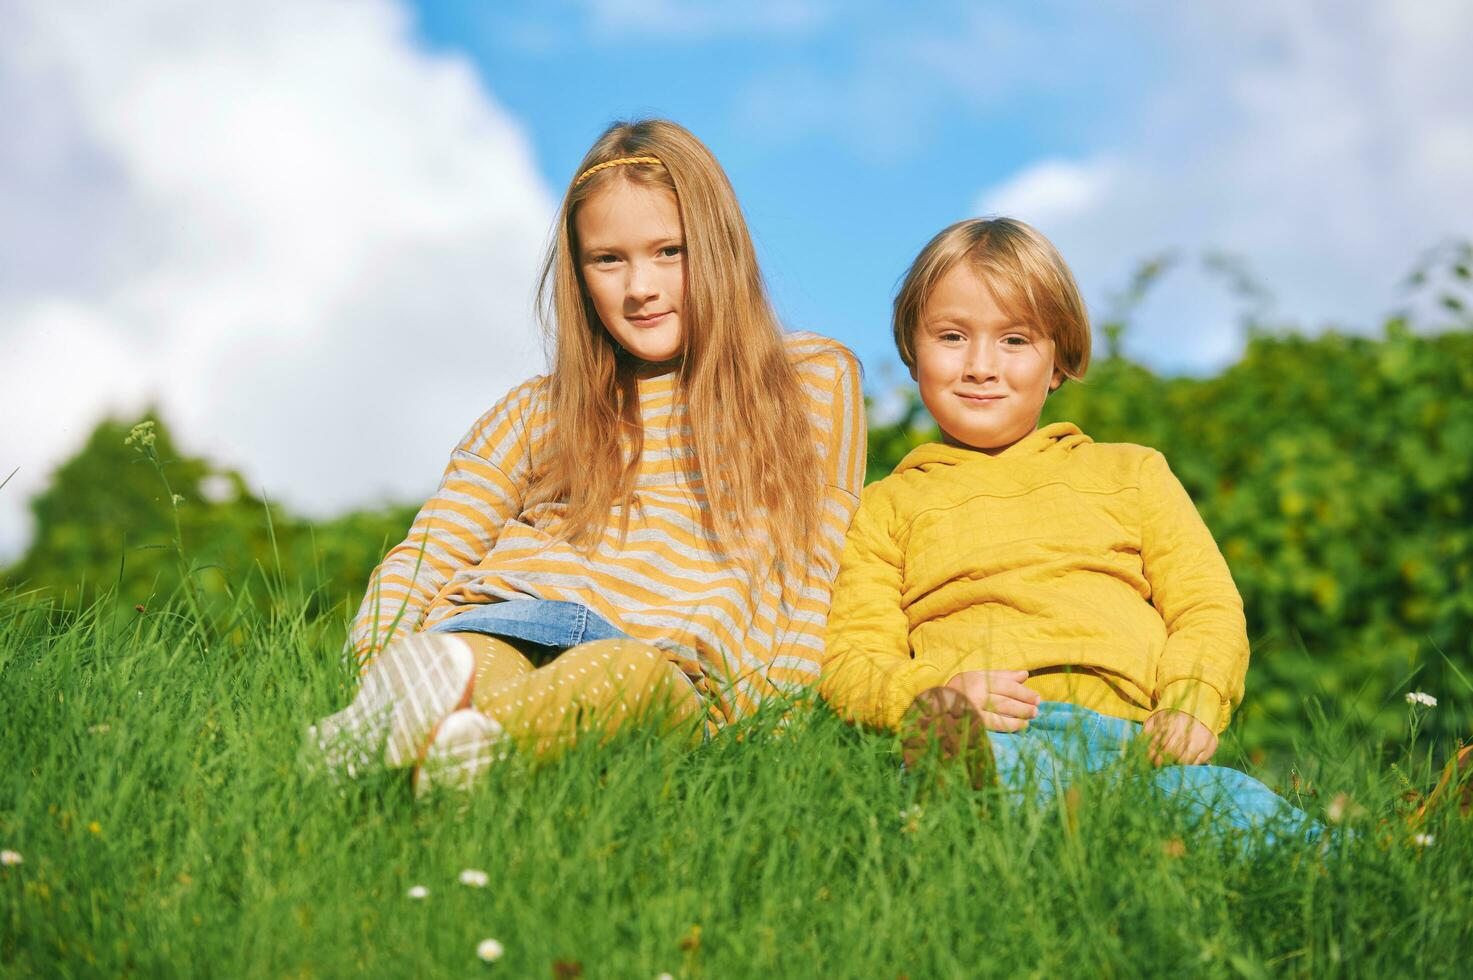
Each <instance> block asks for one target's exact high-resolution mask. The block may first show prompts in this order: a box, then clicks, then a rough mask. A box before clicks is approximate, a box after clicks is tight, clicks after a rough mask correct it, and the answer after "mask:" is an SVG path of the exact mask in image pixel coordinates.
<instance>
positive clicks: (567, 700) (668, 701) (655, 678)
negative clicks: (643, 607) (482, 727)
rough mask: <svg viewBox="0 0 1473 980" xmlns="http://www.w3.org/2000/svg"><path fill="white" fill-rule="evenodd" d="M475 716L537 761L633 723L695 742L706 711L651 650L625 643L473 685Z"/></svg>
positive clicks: (602, 643) (606, 643)
mask: <svg viewBox="0 0 1473 980" xmlns="http://www.w3.org/2000/svg"><path fill="white" fill-rule="evenodd" d="M475 708H476V710H478V711H480V712H482V713H484V714H486V715H488V716H489V717H491V718H493V719H495V720H496V721H497V722H498V723H500V725H501V726H502V727H503V728H504V729H505V730H506V732H507V733H508V734H510V735H511V737H512V738H513V739H514V740H515V741H516V742H517V744H518V745H519V746H520V747H521V748H522V750H523V751H526V752H530V753H532V754H533V755H535V756H538V757H546V756H551V755H556V754H557V753H558V752H561V751H563V750H564V749H566V748H568V747H569V746H570V745H572V744H573V743H574V742H575V741H576V740H577V738H578V736H579V735H580V734H587V733H588V732H589V731H590V730H597V731H598V732H600V733H601V734H602V735H603V736H604V737H608V736H611V735H613V734H614V733H615V732H617V731H618V730H619V729H620V728H622V727H623V726H624V725H627V724H630V723H634V722H637V723H642V724H654V725H658V726H659V727H660V730H661V731H662V732H687V733H689V737H690V738H691V739H692V741H698V740H699V739H700V738H701V734H702V728H701V726H700V724H699V723H700V722H701V721H703V720H705V719H706V718H707V710H708V709H707V705H706V701H705V699H704V698H703V697H702V696H701V694H700V693H699V691H698V689H697V681H696V680H694V679H692V678H690V677H688V676H687V675H686V674H685V673H684V672H683V671H681V669H680V668H679V667H678V666H676V665H675V664H674V663H673V662H672V661H671V660H670V659H669V658H668V657H667V656H666V655H665V653H664V652H662V651H661V650H659V649H658V648H656V647H654V646H651V645H650V644H648V643H642V642H640V641H638V640H629V639H620V640H595V641H593V642H591V643H584V644H581V645H579V646H576V647H573V648H572V649H570V650H568V651H566V652H565V653H563V654H562V655H561V656H559V657H558V658H557V659H555V660H553V661H552V662H551V663H549V664H547V665H546V666H544V667H539V668H537V669H536V670H534V671H531V672H529V673H523V674H520V675H519V676H515V677H512V678H511V679H509V680H506V681H503V682H502V683H500V684H496V685H490V686H487V687H484V688H483V687H482V686H481V685H477V687H476V692H475Z"/></svg>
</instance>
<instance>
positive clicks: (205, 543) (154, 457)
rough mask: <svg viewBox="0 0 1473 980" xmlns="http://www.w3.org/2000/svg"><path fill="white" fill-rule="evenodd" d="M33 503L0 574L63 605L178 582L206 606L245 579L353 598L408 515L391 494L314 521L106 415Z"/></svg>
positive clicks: (124, 599)
mask: <svg viewBox="0 0 1473 980" xmlns="http://www.w3.org/2000/svg"><path fill="white" fill-rule="evenodd" d="M150 414H155V413H150ZM145 440H147V441H145ZM31 511H32V513H33V514H34V516H35V522H36V534H35V537H34V539H33V540H32V542H31V547H30V549H29V550H28V551H27V552H26V554H25V556H24V557H23V558H22V559H21V561H20V562H19V563H18V564H17V565H15V566H13V567H11V568H8V569H6V570H5V571H4V573H3V579H0V580H8V581H9V582H10V583H11V584H15V585H23V586H24V587H26V588H31V589H38V590H41V591H43V592H47V593H49V594H52V595H54V596H57V597H63V598H66V599H67V601H68V602H69V603H70V604H71V605H73V606H81V605H86V604H88V603H89V602H91V601H92V599H93V598H94V597H95V596H96V595H97V594H99V592H100V591H101V590H104V589H110V590H112V592H113V594H114V596H115V597H116V599H117V601H119V602H121V603H126V604H127V605H133V606H140V605H141V606H144V607H145V608H151V607H152V606H153V605H154V604H155V603H156V602H158V601H159V600H160V598H161V597H163V598H167V597H170V596H172V595H174V594H175V593H176V592H177V591H178V590H179V588H180V586H181V584H182V583H183V582H185V581H188V582H189V583H190V589H191V590H192V594H196V595H198V597H199V599H200V601H202V602H204V603H205V604H207V605H210V606H211V607H212V608H215V609H220V608H228V606H229V605H230V604H232V593H233V592H234V591H236V590H238V589H240V588H242V587H246V586H248V585H249V584H250V583H254V584H255V585H256V586H257V588H256V591H257V593H264V589H263V588H261V586H266V587H269V588H276V589H279V588H283V587H285V588H289V589H293V590H295V591H298V592H301V593H304V594H307V595H309V601H310V604H309V606H308V609H309V610H310V611H312V612H314V613H317V614H321V613H325V612H327V611H328V610H330V609H332V608H335V607H338V606H341V605H342V604H343V603H345V602H347V603H356V602H357V600H358V599H359V598H360V597H361V594H362V590H363V587H364V583H366V582H367V580H368V576H369V574H370V573H371V572H372V571H373V568H374V566H375V565H376V564H377V563H378V561H379V559H380V558H381V557H382V556H383V553H384V551H386V550H387V548H388V544H389V543H390V542H393V541H397V540H398V539H399V538H400V537H402V536H403V534H404V532H405V531H406V530H407V529H408V527H409V522H410V520H411V519H412V518H413V515H414V508H413V507H409V506H404V505H395V506H386V507H383V508H377V509H369V510H361V511H354V512H352V513H349V514H346V515H344V516H342V517H338V518H334V519H332V520H328V521H321V522H317V523H315V524H314V523H312V522H309V521H306V520H304V519H302V518H299V517H295V516H293V515H291V514H290V513H287V512H285V511H284V510H283V509H281V508H279V507H274V506H273V507H269V508H268V506H267V504H266V502H265V501H263V500H262V499H261V498H259V497H257V496H255V495H254V494H252V493H251V492H250V490H249V488H248V487H247V485H246V482H245V480H244V479H243V478H242V477H241V475H240V474H239V473H238V472H236V471H234V470H230V469H224V468H221V467H218V466H215V465H214V464H212V463H210V462H209V461H208V460H205V459H202V458H199V457H195V456H188V455H184V454H182V453H181V452H180V451H179V449H178V447H177V446H176V445H175V443H174V440H173V438H172V436H171V434H170V432H169V429H168V427H167V426H166V425H163V424H161V423H158V422H157V421H147V422H144V423H141V424H140V425H139V426H133V427H130V426H129V424H128V423H125V422H121V421H118V420H115V419H107V420H105V421H103V422H102V423H101V424H99V425H98V426H97V428H96V429H95V430H93V432H92V435H91V436H90V437H89V438H88V439H87V443H86V445H85V446H84V447H83V448H82V450H81V451H80V452H78V453H77V455H76V456H74V457H72V458H71V459H70V460H68V461H66V462H65V463H63V464H62V465H61V466H60V467H59V468H58V469H57V470H56V473H55V474H54V475H53V477H52V479H51V483H50V485H49V486H48V487H47V488H46V489H45V490H44V491H43V492H42V493H41V494H40V495H38V496H37V497H36V498H35V499H34V500H32V502H31Z"/></svg>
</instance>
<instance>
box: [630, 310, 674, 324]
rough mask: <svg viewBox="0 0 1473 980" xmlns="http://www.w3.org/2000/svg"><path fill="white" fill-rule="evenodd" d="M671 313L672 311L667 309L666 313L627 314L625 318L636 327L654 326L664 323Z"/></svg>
mask: <svg viewBox="0 0 1473 980" xmlns="http://www.w3.org/2000/svg"><path fill="white" fill-rule="evenodd" d="M669 315H670V311H669V310H666V311H665V312H664V313H651V314H649V315H648V316H626V317H625V318H624V319H626V320H628V321H629V322H630V323H632V324H634V325H635V326H636V327H653V326H655V325H656V324H658V323H662V322H663V321H664V319H665V318H666V317H667V316H669Z"/></svg>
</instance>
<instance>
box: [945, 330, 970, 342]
mask: <svg viewBox="0 0 1473 980" xmlns="http://www.w3.org/2000/svg"><path fill="white" fill-rule="evenodd" d="M938 339H939V340H940V341H941V342H942V343H944V344H955V343H959V342H960V341H963V340H966V339H967V338H965V337H963V336H962V335H961V334H959V333H957V332H956V331H955V330H947V331H946V332H945V333H943V334H941V336H940V337H939V338H938Z"/></svg>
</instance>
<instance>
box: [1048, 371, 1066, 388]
mask: <svg viewBox="0 0 1473 980" xmlns="http://www.w3.org/2000/svg"><path fill="white" fill-rule="evenodd" d="M1063 383H1064V372H1063V371H1060V370H1059V369H1058V368H1054V376H1053V378H1051V379H1050V380H1049V383H1048V390H1049V391H1058V390H1059V385H1061V384H1063Z"/></svg>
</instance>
